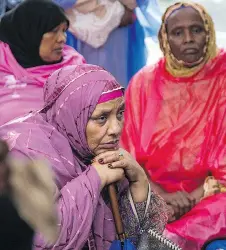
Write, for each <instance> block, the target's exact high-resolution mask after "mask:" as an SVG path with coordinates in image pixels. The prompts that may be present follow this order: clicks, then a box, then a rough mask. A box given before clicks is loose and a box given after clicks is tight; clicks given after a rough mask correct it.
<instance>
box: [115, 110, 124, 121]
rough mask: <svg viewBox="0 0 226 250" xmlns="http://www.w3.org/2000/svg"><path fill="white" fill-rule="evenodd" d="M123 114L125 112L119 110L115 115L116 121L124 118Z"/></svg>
mask: <svg viewBox="0 0 226 250" xmlns="http://www.w3.org/2000/svg"><path fill="white" fill-rule="evenodd" d="M124 112H125V110H124V109H123V110H120V111H119V112H118V114H117V118H118V120H121V119H123V118H124Z"/></svg>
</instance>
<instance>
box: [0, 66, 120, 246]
mask: <svg viewBox="0 0 226 250" xmlns="http://www.w3.org/2000/svg"><path fill="white" fill-rule="evenodd" d="M120 88H121V86H120V85H119V84H118V83H117V82H116V80H115V79H114V77H113V76H112V75H111V74H110V73H108V72H107V71H105V70H103V69H102V68H100V67H98V66H93V65H87V64H84V65H79V66H67V67H64V68H62V69H60V70H58V71H56V72H54V73H53V74H52V75H51V76H50V77H49V79H48V81H47V83H46V85H45V88H44V99H45V107H44V108H43V109H42V110H41V111H39V112H36V113H34V114H30V115H28V116H27V117H25V118H22V119H17V120H14V121H13V122H10V123H8V124H6V125H5V126H3V127H1V130H0V137H1V138H3V139H5V140H7V142H8V144H9V147H10V149H11V152H12V154H14V155H15V156H16V157H17V158H18V157H21V156H22V157H24V156H25V157H26V158H27V157H28V158H31V159H35V158H40V157H41V158H45V159H47V160H48V162H49V163H50V166H51V168H52V170H53V172H54V174H55V178H56V185H57V187H58V190H59V193H60V195H59V200H58V210H59V217H60V221H61V224H60V226H61V235H60V237H59V240H58V242H57V243H56V245H57V246H58V247H56V248H52V247H50V248H49V249H65V250H66V249H80V247H81V246H83V245H84V243H85V242H86V241H87V239H88V238H90V237H89V235H90V228H91V225H92V228H93V229H92V232H93V236H94V239H95V245H96V247H97V248H98V249H108V248H109V245H110V242H111V241H112V240H114V238H115V228H114V223H113V220H112V213H111V211H110V209H109V207H108V206H107V205H106V204H105V203H104V201H103V199H102V197H101V196H100V179H99V176H98V175H97V173H96V170H95V169H94V168H93V167H90V166H89V164H90V160H91V159H92V157H93V154H92V152H91V151H90V149H89V147H88V145H87V140H86V125H87V122H88V120H89V118H90V116H91V114H92V113H93V111H94V109H95V107H96V105H97V103H98V101H99V99H100V97H101V95H102V92H106V91H107V92H108V91H111V90H112V91H113V90H115V89H120ZM122 91H123V90H122ZM81 190H82V194H81ZM81 195H82V196H81ZM74 216H76V218H77V219H74ZM80 218H81V220H80ZM68 232H69V233H68ZM60 246H63V247H62V248H61V247H60ZM43 247H46V245H45V244H44V243H43V242H42V240H41V238H39V237H37V238H36V249H43Z"/></svg>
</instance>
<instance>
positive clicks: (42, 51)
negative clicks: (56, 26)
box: [39, 37, 54, 59]
mask: <svg viewBox="0 0 226 250" xmlns="http://www.w3.org/2000/svg"><path fill="white" fill-rule="evenodd" d="M53 48H54V40H53V39H51V38H50V37H49V38H45V39H43V40H42V42H41V45H40V48H39V55H40V56H41V57H42V58H43V59H45V58H48V57H50V56H51V52H52V50H53Z"/></svg>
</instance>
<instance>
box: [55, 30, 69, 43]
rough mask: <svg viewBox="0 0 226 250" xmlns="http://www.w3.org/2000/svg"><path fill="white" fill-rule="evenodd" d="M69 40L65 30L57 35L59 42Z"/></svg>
mask: <svg viewBox="0 0 226 250" xmlns="http://www.w3.org/2000/svg"><path fill="white" fill-rule="evenodd" d="M66 40H67V34H66V32H64V31H60V32H59V34H58V37H57V42H58V43H66Z"/></svg>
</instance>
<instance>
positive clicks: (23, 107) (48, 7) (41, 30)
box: [0, 0, 84, 125]
mask: <svg viewBox="0 0 226 250" xmlns="http://www.w3.org/2000/svg"><path fill="white" fill-rule="evenodd" d="M68 26H69V21H68V19H67V17H66V16H65V14H64V11H63V9H62V8H60V7H59V6H57V5H56V4H54V3H53V2H52V1H51V0H25V1H24V2H23V3H21V4H20V5H18V6H17V7H16V8H15V9H13V10H12V11H10V12H8V13H7V14H5V16H4V17H3V18H2V20H1V23H0V54H1V57H0V115H1V118H0V125H1V124H3V123H5V122H7V121H9V120H10V119H13V118H15V117H17V116H21V115H24V114H26V113H27V112H30V111H31V110H34V109H38V108H40V106H42V100H43V96H42V91H43V90H42V87H43V84H44V82H45V80H46V78H47V77H48V76H49V75H50V74H51V73H52V72H54V71H55V70H57V69H59V68H61V67H63V66H66V65H71V64H81V63H83V62H84V59H83V58H82V57H81V56H80V55H79V54H78V53H77V52H76V51H75V50H73V49H72V48H70V47H68V46H66V45H65V42H66V33H65V32H66V30H67V29H68Z"/></svg>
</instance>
